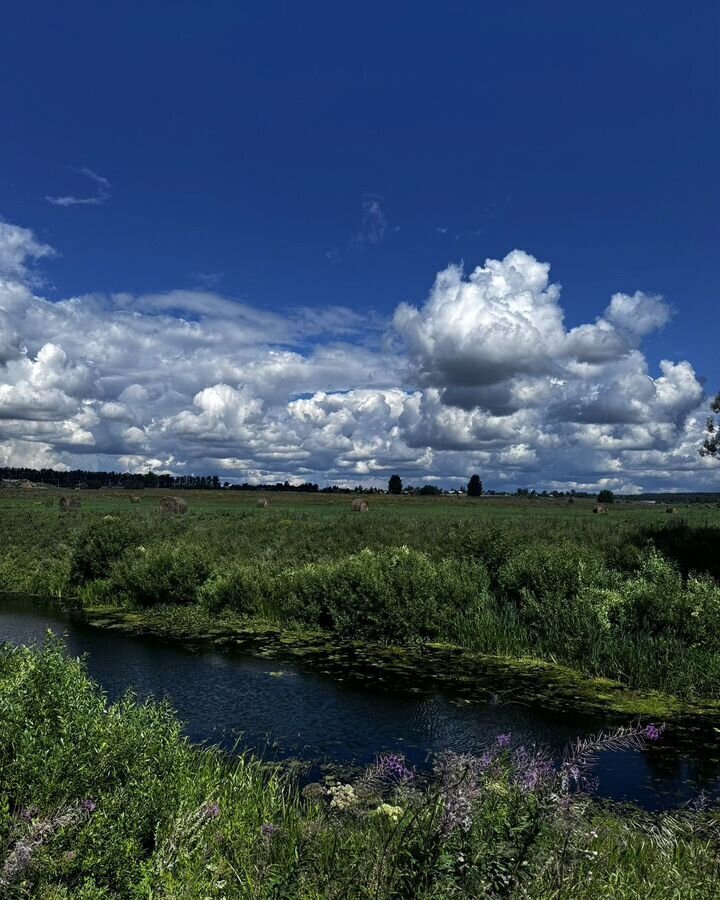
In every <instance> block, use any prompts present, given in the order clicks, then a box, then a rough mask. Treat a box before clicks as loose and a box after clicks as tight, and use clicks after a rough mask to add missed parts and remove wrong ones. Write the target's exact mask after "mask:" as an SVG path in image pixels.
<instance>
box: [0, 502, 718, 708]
mask: <svg viewBox="0 0 720 900" xmlns="http://www.w3.org/2000/svg"><path fill="white" fill-rule="evenodd" d="M163 494H164V492H162V491H146V492H143V493H142V494H138V495H137V496H139V497H140V500H139V502H136V503H131V502H130V497H129V495H128V494H127V493H126V492H124V491H104V492H96V491H78V492H75V493H74V494H73V496H76V497H79V498H80V500H81V503H82V506H81V509H80V510H79V511H78V512H74V513H62V512H61V511H60V510H59V508H58V503H57V501H58V495H57V494H55V493H54V492H52V491H49V490H47V491H42V490H28V491H25V492H14V493H12V492H9V491H4V492H3V493H2V494H0V526H1V527H2V534H3V543H2V547H0V589H2V590H6V591H18V592H26V593H31V594H40V595H49V596H55V597H60V598H63V599H64V600H65V601H66V602H67V603H69V604H74V605H78V606H85V607H98V606H101V607H108V606H115V607H118V608H128V609H142V610H152V612H153V614H154V615H155V616H157V615H158V613H160V614H161V615H167V617H168V619H171V618H172V616H173V615H174V614H176V613H175V612H174V611H177V610H180V609H181V608H182V611H183V615H185V610H186V609H187V607H191V608H192V607H193V606H194V607H196V608H197V610H198V613H202V616H203V617H204V619H205V620H206V619H207V618H208V617H210V618H212V617H219V616H223V615H227V614H228V613H231V614H232V615H233V616H234V617H236V618H237V619H240V620H243V621H246V622H249V623H271V624H272V625H274V626H279V627H284V628H288V629H303V630H306V631H307V630H310V631H322V632H324V633H326V634H328V635H331V636H335V637H337V638H339V639H348V638H352V639H353V640H365V641H367V642H370V643H374V644H378V645H379V644H390V645H400V646H417V645H419V644H423V643H444V644H452V645H457V646H461V647H463V648H465V649H467V650H470V651H473V652H476V653H478V654H488V655H497V656H504V657H509V658H513V657H535V658H537V659H541V660H546V661H550V662H558V663H562V664H564V665H567V666H570V667H572V668H574V669H576V670H577V671H579V672H581V673H583V674H585V675H590V676H603V677H607V678H610V679H615V680H618V681H619V682H621V683H623V684H624V685H626V686H628V687H630V688H633V689H638V690H658V691H663V692H666V693H669V694H673V695H676V696H678V697H681V698H688V699H697V698H705V699H719V698H720V587H719V586H718V581H717V579H718V578H719V577H720V557H719V556H718V554H717V547H718V543H719V542H718V538H719V537H720V510H718V509H717V507H716V506H710V505H700V504H693V505H690V506H683V507H681V508H679V509H678V510H677V511H676V512H675V513H673V514H671V515H669V514H668V513H667V511H666V508H665V507H664V506H663V505H658V506H655V507H649V506H643V505H640V504H633V503H616V504H614V505H613V506H611V507H610V511H609V513H608V514H607V515H597V514H594V513H593V512H592V508H593V504H592V503H591V502H590V501H586V500H576V501H575V502H574V503H568V502H567V501H566V500H550V499H547V500H542V499H537V500H513V499H510V498H482V499H479V500H469V499H467V498H463V499H457V498H453V497H446V498H445V497H439V498H438V497H432V498H418V497H406V496H401V497H391V496H382V495H380V496H371V497H369V498H368V499H369V503H370V510H369V511H368V512H367V513H358V512H353V511H352V510H351V501H352V499H353V496H351V495H321V494H309V495H301V494H282V493H277V494H274V493H273V494H269V495H268V497H269V499H270V503H271V505H270V506H269V507H268V508H261V507H259V506H258V499H259V495H258V494H257V493H250V492H248V493H241V492H229V491H220V492H219V491H215V492H200V491H188V492H186V493H184V494H183V495H182V496H183V498H184V499H185V500H186V501H187V503H188V507H189V508H188V511H187V512H186V513H185V514H184V515H173V516H163V515H161V514H160V510H159V498H160V497H161V496H163ZM185 618H186V619H187V616H185Z"/></svg>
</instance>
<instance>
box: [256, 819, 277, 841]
mask: <svg viewBox="0 0 720 900" xmlns="http://www.w3.org/2000/svg"><path fill="white" fill-rule="evenodd" d="M277 831H278V828H277V825H273V824H272V823H271V822H265V823H264V824H263V825H261V826H260V833H261V834H262V835H264V836H265V837H272V836H273V835H274V834H276V833H277Z"/></svg>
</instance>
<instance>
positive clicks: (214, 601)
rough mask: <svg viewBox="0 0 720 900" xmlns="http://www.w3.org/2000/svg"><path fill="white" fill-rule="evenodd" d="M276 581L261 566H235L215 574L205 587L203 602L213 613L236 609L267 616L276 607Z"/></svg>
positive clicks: (224, 568) (241, 611)
mask: <svg viewBox="0 0 720 900" xmlns="http://www.w3.org/2000/svg"><path fill="white" fill-rule="evenodd" d="M274 590H275V580H274V578H273V576H272V574H271V573H268V571H267V570H266V569H265V568H263V567H261V566H257V565H238V564H235V565H231V566H229V567H223V569H222V571H220V572H215V573H214V574H213V575H212V577H211V578H209V579H208V581H206V582H205V584H204V585H203V587H202V590H201V592H200V600H201V602H202V604H203V606H205V608H206V609H208V610H209V611H210V612H217V611H218V610H221V609H226V608H227V609H232V610H234V611H235V612H239V613H243V614H245V615H267V614H268V612H269V611H270V609H271V608H272V606H273V599H274Z"/></svg>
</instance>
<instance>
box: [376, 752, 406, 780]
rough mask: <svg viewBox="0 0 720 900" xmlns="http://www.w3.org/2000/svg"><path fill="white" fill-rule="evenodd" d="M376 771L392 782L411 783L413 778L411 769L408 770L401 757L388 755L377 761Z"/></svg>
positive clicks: (393, 754) (392, 754) (394, 754)
mask: <svg viewBox="0 0 720 900" xmlns="http://www.w3.org/2000/svg"><path fill="white" fill-rule="evenodd" d="M377 767H378V771H379V774H380V775H384V776H385V777H386V778H389V779H391V780H393V781H411V780H412V779H413V778H414V777H415V773H414V772H413V770H412V769H409V768H408V767H407V766H406V765H405V762H404V760H403V758H402V757H401V756H398V755H397V754H396V753H389V754H387V755H386V756H381V757H380V759H379V760H378V765H377Z"/></svg>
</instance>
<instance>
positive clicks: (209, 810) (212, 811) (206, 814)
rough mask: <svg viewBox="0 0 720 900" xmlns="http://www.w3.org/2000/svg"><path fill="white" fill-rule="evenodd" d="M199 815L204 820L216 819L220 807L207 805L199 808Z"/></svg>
mask: <svg viewBox="0 0 720 900" xmlns="http://www.w3.org/2000/svg"><path fill="white" fill-rule="evenodd" d="M200 815H201V816H202V817H203V818H204V819H217V817H218V816H219V815H220V807H219V806H218V804H217V803H208V804H206V805H205V806H203V807H201V808H200Z"/></svg>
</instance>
